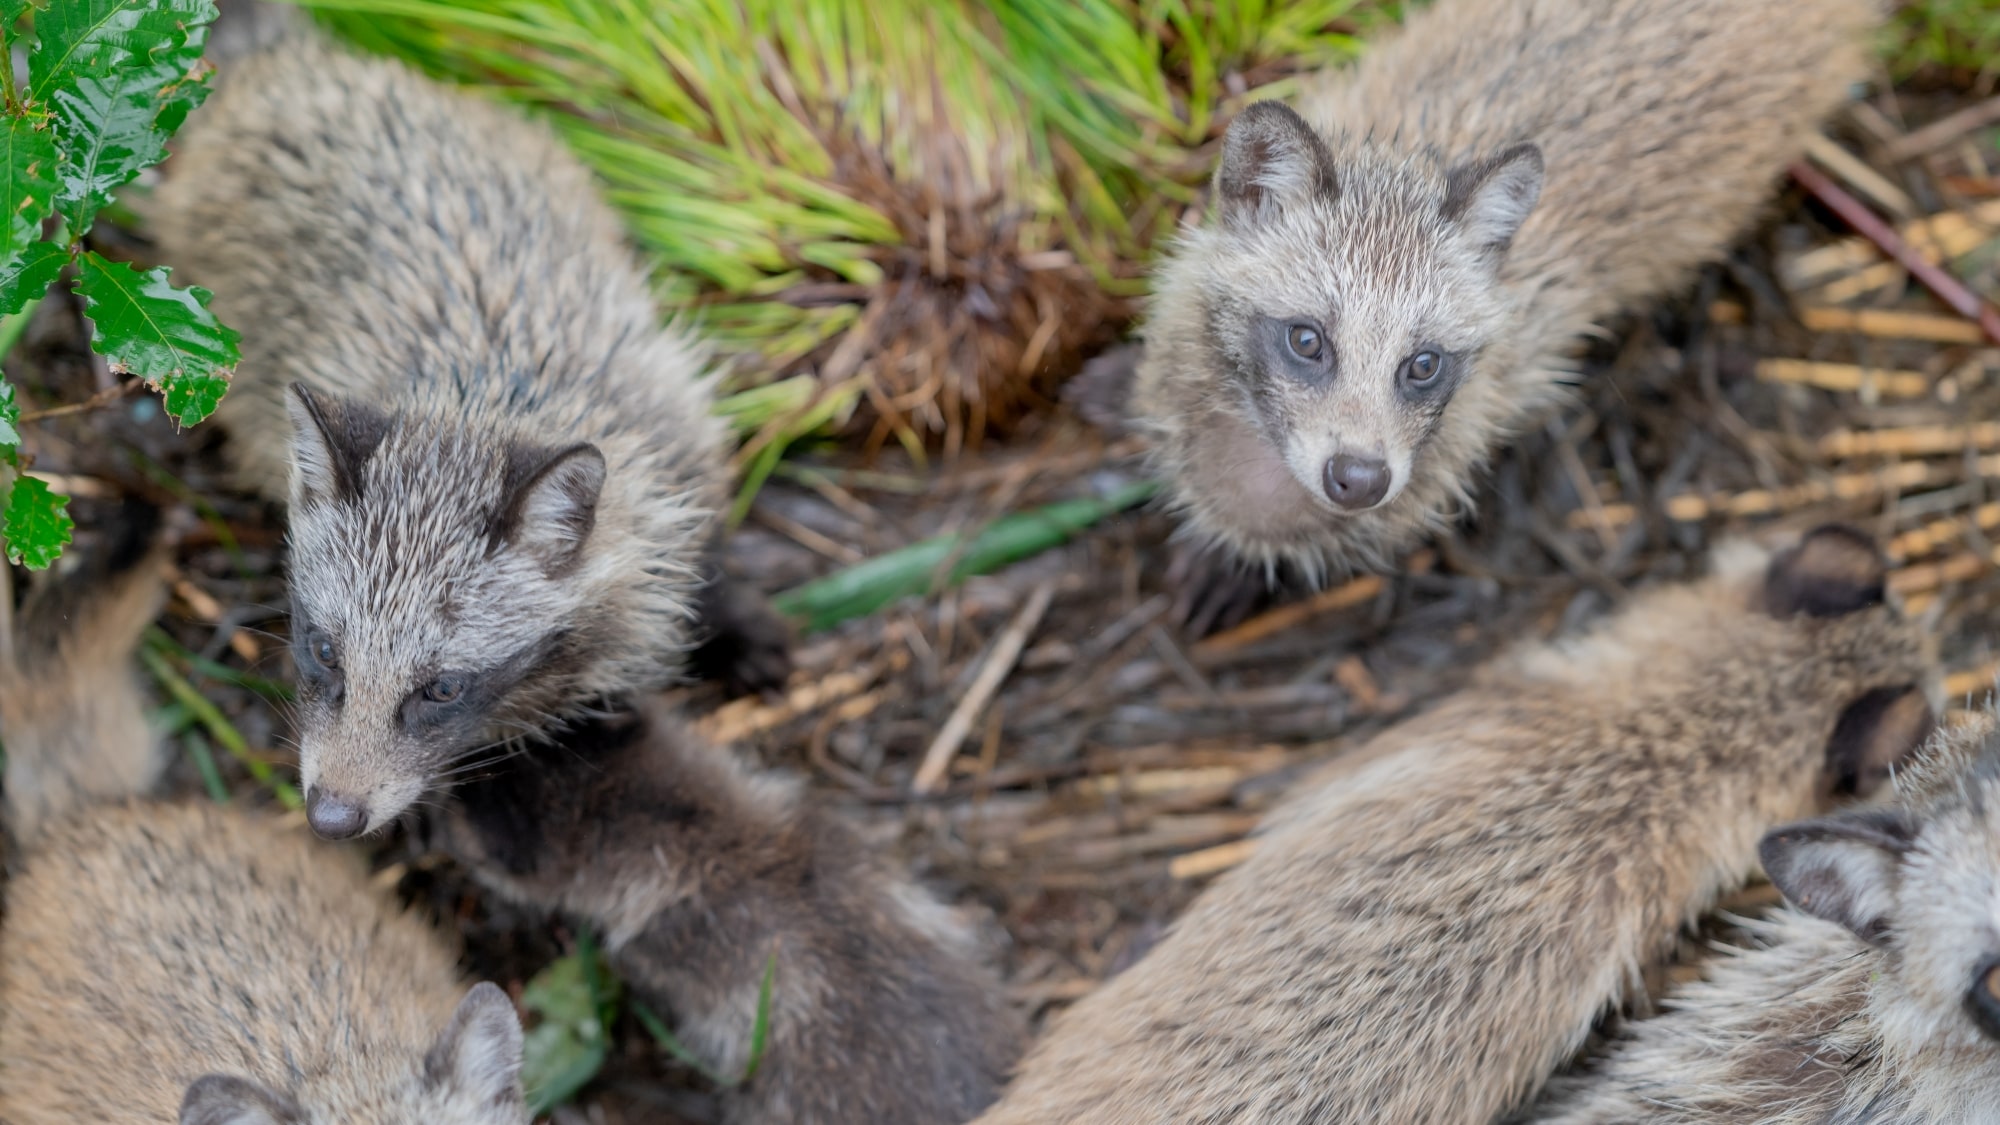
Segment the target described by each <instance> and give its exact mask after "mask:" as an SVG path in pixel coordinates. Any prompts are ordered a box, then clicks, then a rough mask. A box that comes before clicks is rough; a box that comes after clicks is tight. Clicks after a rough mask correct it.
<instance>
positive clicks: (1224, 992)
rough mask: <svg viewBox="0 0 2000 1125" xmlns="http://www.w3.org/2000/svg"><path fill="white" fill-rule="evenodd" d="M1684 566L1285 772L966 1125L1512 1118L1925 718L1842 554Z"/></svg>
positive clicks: (1926, 649)
mask: <svg viewBox="0 0 2000 1125" xmlns="http://www.w3.org/2000/svg"><path fill="white" fill-rule="evenodd" d="M1714 570H1715V573H1714V574H1713V575H1712V576H1711V577H1708V578H1705V579H1703V580H1701V581H1698V582H1694V583H1691V584H1685V585H1678V586H1669V587H1664V588H1659V589H1654V590H1651V591H1648V592H1644V593H1641V594H1638V595H1636V596H1635V597H1634V598H1633V599H1632V600H1631V602H1630V603H1629V604H1628V605H1627V606H1626V607H1625V608H1623V609H1621V610H1620V611H1618V612H1617V613H1615V614H1614V615H1612V616H1611V617H1610V618H1609V619H1608V620H1606V621H1605V622H1603V623H1602V625H1601V626H1599V627H1598V628H1596V629H1595V630H1592V631H1590V632H1587V633H1585V634H1584V635H1581V636H1578V637H1574V638H1570V639H1567V640H1563V641H1559V642H1557V643H1553V644H1535V645H1529V646H1526V647H1525V648H1523V649H1521V650H1519V651H1517V652H1514V653H1512V654H1510V655H1506V656H1503V657H1501V658H1500V659H1498V660H1496V661H1495V662H1494V663H1493V664H1491V665H1490V666H1488V667H1487V668H1486V669H1484V670H1483V671H1482V672H1481V673H1480V674H1479V676H1478V677H1477V679H1476V680H1475V681H1474V683H1473V684H1472V685H1471V686H1470V687H1468V688H1467V689H1466V690H1465V691H1463V692H1461V693H1459V694H1458V695H1456V696H1453V697H1452V698H1450V699H1447V700H1445V701H1443V702H1442V703H1440V704H1439V705H1438V706H1437V707H1436V708H1435V709H1433V710H1432V711H1430V712H1428V713H1426V714H1423V715H1419V716H1417V717H1415V718H1412V719H1410V720H1408V721H1406V722H1404V723H1401V724H1399V725H1398V726H1395V727H1392V728H1390V729H1389V730H1388V731H1386V732H1384V733H1383V734H1381V735H1380V736H1378V737H1377V738H1376V739H1374V740H1373V741H1371V742H1370V743H1368V744H1367V745H1365V746H1363V747H1361V748H1360V749H1358V750H1356V751H1355V753H1356V754H1358V755H1359V756H1360V757H1359V758H1358V759H1357V760H1355V761H1352V762H1348V763H1336V764H1335V765H1334V766H1333V767H1330V768H1329V772H1328V773H1327V774H1326V775H1324V776H1323V777H1322V778H1321V779H1318V780H1315V781H1310V782H1308V783H1307V785H1305V786H1304V787H1303V788H1302V790H1301V791H1300V792H1299V793H1297V794H1296V795H1295V796H1292V797H1290V798H1289V799H1288V800H1287V801H1286V802H1284V803H1283V804H1281V805H1280V806H1279V807H1278V808H1276V809H1274V810H1273V811H1272V813H1271V815H1270V816H1269V817H1267V818H1266V820H1265V823H1264V824H1263V826H1262V827H1261V828H1260V830H1259V831H1260V833H1261V835H1260V838H1259V840H1258V844H1257V848H1256V851H1255V852H1254V854H1253V855H1252V856H1251V857H1250V859H1249V860H1248V861H1247V862H1246V863H1245V864H1244V865H1243V866H1241V867H1239V868H1237V869H1235V870H1233V871H1231V872H1229V873H1228V874H1226V875H1224V876H1222V877H1221V878H1220V879H1219V880H1218V881H1217V882H1216V884H1215V885H1214V886H1213V887H1211V888H1209V889H1208V890H1207V891H1206V892H1204V893H1203V894H1202V895H1201V897H1200V898H1198V899H1196V901H1195V902H1194V904H1193V905H1192V906H1191V907H1189V909H1188V912H1187V914H1186V915H1185V916H1184V917H1182V918H1181V919H1180V920H1179V921H1178V922H1177V923H1176V924H1175V926H1174V928H1173V929H1172V930H1171V931H1170V932H1169V934H1168V935H1167V937H1166V938H1165V939H1164V940H1163V941H1162V942H1161V944H1160V945H1159V946H1157V947H1156V948H1154V949H1153V950H1152V951H1151V952H1150V953H1148V954H1147V955H1146V956H1145V957H1144V958H1142V959H1141V960H1140V961H1139V962H1138V963H1137V964H1136V965H1134V966H1133V967H1131V968H1130V969H1127V970H1126V971H1125V972H1124V973H1122V974H1120V975H1118V976H1116V977H1113V978H1112V979H1111V980H1110V981H1108V982H1106V983H1105V984H1104V985H1103V986H1102V987H1101V988H1099V989H1098V990H1097V991H1096V992H1095V993H1093V994H1091V995H1089V996H1087V997H1085V998H1084V999H1083V1000H1082V1001H1080V1002H1079V1003H1078V1004H1077V1005H1076V1006H1075V1007H1074V1008H1072V1009H1071V1010H1069V1011H1068V1012H1066V1013H1064V1014H1063V1015H1061V1016H1059V1017H1058V1018H1057V1019H1056V1021H1055V1024H1054V1027H1053V1029H1052V1030H1051V1031H1049V1032H1048V1033H1047V1034H1045V1035H1044V1036H1043V1037H1042V1039H1041V1041H1040V1042H1039V1043H1037V1044H1036V1045H1035V1046H1034V1047H1033V1048H1032V1049H1031V1050H1030V1052H1029V1055H1028V1058H1027V1059H1026V1061H1025V1062H1024V1063H1023V1064H1022V1067H1021V1071H1020V1076H1019V1077H1018V1078H1017V1079H1015V1081H1014V1084H1013V1086H1012V1087H1011V1088H1010V1089H1009V1090H1008V1092H1007V1094H1006V1096H1005V1097H1004V1098H1003V1099H1002V1100H1001V1102H1000V1104H999V1105H998V1106H997V1107H995V1108H994V1109H993V1110H992V1111H990V1112H989V1113H988V1114H987V1115H986V1116H985V1117H984V1118H981V1119H980V1120H981V1121H982V1122H985V1123H986V1125H1017V1123H1018V1125H1026V1123H1028V1122H1037V1123H1039V1122H1049V1121H1062V1122H1072V1123H1093V1125H1096V1123H1103V1125H1110V1123H1113V1122H1118V1123H1137V1122H1153V1121H1169V1120H1171V1121H1201V1122H1210V1123H1223V1122H1230V1123H1239V1122H1240V1123H1243V1125H1249V1123H1251V1122H1256V1123H1258V1125H1274V1123H1278V1125H1281V1123H1286V1122H1298V1123H1305V1122H1334V1121H1338V1122H1361V1121H1382V1122H1391V1121H1393V1122H1396V1123H1398V1125H1444V1123H1464V1125H1475V1123H1476V1125H1486V1123H1488V1122H1491V1121H1492V1120H1493V1119H1494V1118H1495V1117H1496V1116H1497V1115H1498V1114H1500V1113H1502V1112H1505V1111H1507V1110H1509V1109H1511V1108H1514V1107H1517V1106H1519V1105H1520V1104H1521V1103H1523V1102H1524V1101H1526V1100H1527V1099H1528V1098H1529V1097H1530V1096H1532V1095H1533V1094H1534V1093H1535V1092H1536V1091H1537V1090H1538V1089H1539V1088H1540V1087H1541V1085H1542V1083H1543V1082H1544V1081H1545V1080H1546V1079H1547V1078H1548V1076H1549V1075H1550V1074H1551V1073H1552V1072H1553V1071H1554V1070H1555V1068H1556V1067H1557V1066H1559V1065H1560V1064H1561V1063H1562V1062H1564V1061H1565V1060H1566V1059H1567V1058H1568V1057H1569V1056H1570V1055H1571V1054H1572V1053H1573V1052H1574V1051H1575V1050H1576V1049H1577V1048H1578V1047H1579V1046H1580V1045H1581V1044H1582V1042H1583V1040H1584V1037H1585V1035H1586V1034H1587V1033H1588V1032H1589V1030H1590V1027H1591V1025H1592V1022H1593V1021H1594V1020H1595V1019H1596V1018H1597V1017H1598V1016H1599V1015H1600V1014H1601V1013H1602V1012H1604V1011H1605V1009H1606V1008H1607V1007H1609V1006H1610V1005H1612V1004H1615V1003H1617V1002H1618V1001H1619V999H1620V998H1621V997H1622V996H1623V995H1625V993H1626V991H1627V989H1628V988H1630V987H1631V985H1632V984H1633V982H1634V981H1635V980H1636V979H1637V977H1638V975H1639V972H1640V970H1641V968H1642V967H1643V966H1645V965H1646V964H1648V963H1649V962H1652V961H1654V960H1656V959H1658V958H1659V957H1661V956H1662V955H1664V954H1665V953H1667V952H1669V951H1670V950H1671V948H1672V946H1673V942H1674V939H1675V936H1676V934H1677V932H1678V931H1679V929H1680V927H1681V926H1683V925H1684V924H1685V923H1687V922H1688V921H1690V920H1692V919H1693V918H1694V917H1695V916H1697V915H1698V914H1700V913H1701V912H1702V911H1703V910H1705V909H1706V908H1707V907H1708V906H1710V905H1711V904H1712V903H1713V902H1714V901H1715V899H1716V896H1717V895H1719V894H1721V893H1722V892H1724V891H1726V890H1728V889H1730V888H1732V887H1734V886H1736V885H1737V884H1739V883H1740V882H1741V881H1742V880H1743V879H1744V878H1745V876H1746V875H1747V874H1748V873H1749V871H1750V870H1751V869H1752V868H1753V867H1754V866H1755V864H1756V860H1757V840H1758V838H1759V836H1761V835H1762V833H1763V832H1764V831H1765V830H1766V829H1768V828H1770V827H1772V826H1774V825H1777V824H1781V823H1783V822H1785V821H1787V820H1792V819H1795V818H1797V817H1799V816H1801V815H1804V814H1807V813H1810V812H1813V811H1815V810H1816V809H1817V808H1818V807H1819V806H1820V805H1821V804H1822V803H1823V802H1825V801H1827V800H1828V799H1830V798H1832V797H1834V796H1836V795H1837V794H1839V793H1842V792H1848V791H1855V792H1860V791H1866V790H1868V789H1870V788H1872V787H1874V786H1875V785H1877V784H1879V783H1880V782H1881V781H1882V780H1883V779H1884V778H1885V777H1886V775H1887V771H1888V769H1889V768H1890V767H1891V766H1892V765H1894V764H1895V763H1896V762H1898V761H1900V760H1901V759H1902V758H1903V757H1904V756H1905V755H1907V754H1909V753H1911V752H1912V751H1914V750H1915V748H1916V747H1917V745H1918V744H1919V743H1920V742H1921V741H1922V739H1923V737H1924V736H1925V735H1926V734H1927V733H1928V732H1929V728H1930V724H1931V715H1932V709H1931V702H1930V693H1931V692H1932V691H1934V690H1935V687H1934V686H1933V682H1934V680H1935V678H1936V673H1935V668H1934V665H1933V661H1932V657H1931V646H1930V644H1929V642H1928V640H1927V639H1926V637H1925V636H1924V635H1923V633H1922V631H1921V630H1919V629H1918V628H1917V627H1915V626H1913V625H1912V624H1910V623H1909V622H1906V621H1905V620H1903V618H1902V617H1901V616H1900V614H1899V613H1898V612H1897V611H1896V610H1895V609H1893V608H1891V607H1889V606H1887V605H1884V604H1882V598H1883V575H1884V564H1883V562H1882V560H1881V558H1880V557H1879V555H1878V554H1877V553H1876V551H1875V549H1874V546H1873V544H1872V543H1870V542H1869V541H1868V540H1867V539H1865V538H1864V537H1862V536H1860V535H1859V533H1856V532H1853V531H1850V530H1848V529H1845V528H1839V527H1833V528H1826V529H1822V530H1820V531H1818V532H1815V533H1813V534H1812V535H1810V536H1807V537H1806V538H1805V539H1804V540H1803V541H1802V542H1800V543H1798V544H1797V545H1795V546H1794V547H1792V548H1791V549H1789V550H1786V551H1783V552H1781V553H1779V554H1777V555H1775V556H1769V555H1767V554H1765V553H1764V552H1762V551H1760V550H1758V549H1755V548H1752V547H1749V546H1747V545H1739V546H1738V547H1737V548H1735V549H1731V550H1726V551H1723V552H1721V553H1719V555H1718V557H1717V560H1716V564H1715V568H1714Z"/></svg>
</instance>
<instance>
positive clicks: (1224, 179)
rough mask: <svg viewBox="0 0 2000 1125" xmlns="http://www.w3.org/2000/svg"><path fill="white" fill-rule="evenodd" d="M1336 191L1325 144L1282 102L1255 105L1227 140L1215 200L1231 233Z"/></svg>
mask: <svg viewBox="0 0 2000 1125" xmlns="http://www.w3.org/2000/svg"><path fill="white" fill-rule="evenodd" d="M1337 190H1338V185H1337V182H1336V180H1335V178H1334V172H1333V155H1332V154H1331V153H1329V152H1327V150H1326V142H1325V141H1323V140H1321V139H1320V136H1319V134H1318V133H1317V132H1315V131H1314V130H1313V127H1312V126H1311V125H1309V124H1307V123H1306V119H1305V118H1303V117H1300V116H1299V115H1298V114H1297V113H1296V112H1294V111H1293V110H1292V107H1290V106H1288V105H1286V104H1284V103H1283V102H1257V103H1255V104H1254V105H1251V106H1250V107H1248V108H1247V109H1245V110H1244V111H1243V112H1242V113H1239V114H1237V115H1236V120H1234V121H1231V122H1230V123H1229V131H1228V132H1226V133H1224V134H1223V135H1222V163H1221V165H1220V166H1218V167H1217V168H1216V170H1215V196H1216V201H1217V207H1218V209H1219V210H1220V212H1221V215H1222V221H1223V223H1224V225H1226V226H1228V227H1229V228H1230V229H1232V230H1239V231H1244V230H1252V229H1254V228H1256V227H1258V226H1260V225H1262V224H1264V223H1267V222H1269V221H1271V219H1273V218H1274V217H1276V216H1277V215H1278V214H1279V213H1280V212H1282V211H1284V210H1285V209H1286V208H1288V207H1296V206H1298V205H1300V204H1303V203H1305V202H1307V201H1309V200H1311V199H1313V198H1314V197H1316V196H1326V197H1331V196H1333V195H1334V194H1335V193H1336V192H1337Z"/></svg>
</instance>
